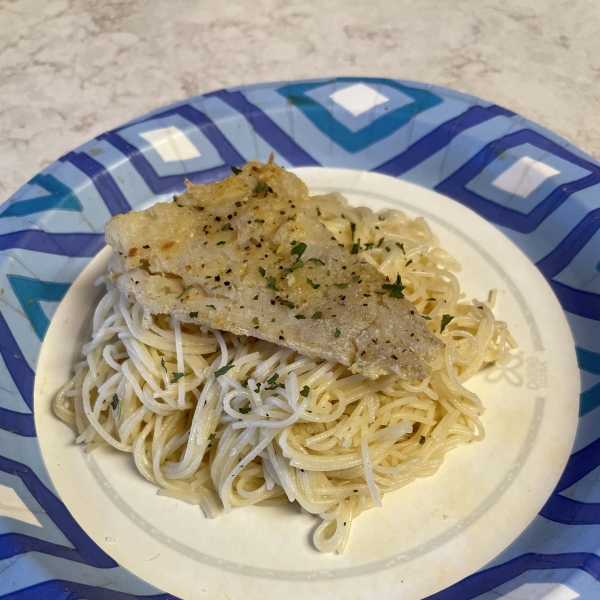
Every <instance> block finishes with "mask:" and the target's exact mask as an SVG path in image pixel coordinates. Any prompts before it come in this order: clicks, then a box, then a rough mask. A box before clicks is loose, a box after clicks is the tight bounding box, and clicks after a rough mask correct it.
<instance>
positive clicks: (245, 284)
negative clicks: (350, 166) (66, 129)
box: [106, 162, 442, 379]
mask: <svg viewBox="0 0 600 600" xmlns="http://www.w3.org/2000/svg"><path fill="white" fill-rule="evenodd" d="M317 213H318V211H317V209H316V205H315V203H314V201H312V200H311V199H310V197H309V196H308V190H307V188H306V186H305V185H304V184H303V183H302V182H301V181H300V179H298V177H296V176H295V175H293V174H291V173H289V172H287V171H286V170H285V169H282V168H280V167H278V166H276V165H275V164H273V163H272V162H270V163H269V164H266V165H263V164H261V163H258V162H252V163H248V164H247V165H246V166H245V167H244V169H243V170H242V171H241V172H240V173H238V174H237V175H233V176H231V177H229V178H227V179H225V180H223V181H221V182H218V183H212V184H208V185H197V186H194V185H191V184H188V192H187V193H185V194H183V195H181V196H179V197H176V198H175V199H174V201H173V202H172V203H169V204H156V205H155V206H153V207H152V208H149V209H147V210H144V211H141V212H131V213H129V214H126V215H119V216H116V217H114V218H113V219H111V220H110V222H109V223H108V225H107V226H106V241H107V243H108V244H110V245H111V246H112V247H113V248H114V250H115V255H114V257H113V259H112V262H111V266H110V269H111V272H112V273H113V277H117V276H118V279H117V285H118V287H119V288H120V289H121V290H122V291H124V292H126V293H127V294H128V296H129V298H130V299H131V300H132V301H133V300H136V301H137V302H139V303H140V304H141V305H142V306H143V307H144V309H146V310H147V311H149V312H151V313H155V314H158V313H166V314H171V315H173V316H174V317H175V318H177V319H178V320H180V321H182V322H195V323H202V324H206V325H208V326H209V327H214V328H217V329H222V330H227V331H231V332H233V333H235V334H238V335H249V336H254V337H257V338H261V339H264V340H268V341H270V342H274V343H276V344H279V345H282V346H288V347H290V348H293V349H294V350H297V351H298V352H301V353H303V354H306V355H308V356H313V357H320V358H324V359H327V360H333V361H337V362H340V363H342V364H344V365H347V366H348V367H350V369H351V370H352V371H353V372H354V373H362V374H364V375H365V376H367V377H369V378H371V379H376V378H378V377H379V376H381V375H387V374H391V373H397V374H398V375H401V376H403V377H407V378H410V379H421V378H423V377H425V376H426V375H427V372H428V367H427V363H428V362H429V361H430V360H432V359H433V358H435V356H436V355H437V353H438V351H439V349H440V348H441V346H442V343H441V341H440V340H439V339H438V338H437V337H436V336H435V335H434V334H433V333H431V331H430V330H429V329H428V328H427V326H426V324H425V322H424V320H423V319H422V318H421V316H420V315H419V313H418V312H417V310H416V308H415V307H414V306H413V305H412V304H411V303H410V302H409V301H408V300H406V299H404V298H403V294H402V284H401V282H400V279H399V278H398V279H397V280H396V281H395V282H394V281H388V280H387V279H386V277H385V276H384V275H382V274H381V273H380V272H379V271H378V270H377V269H376V268H375V267H373V266H372V265H370V264H368V263H366V262H364V261H362V260H360V258H359V256H357V255H356V254H352V253H351V252H350V251H349V249H347V248H343V247H340V245H339V244H338V242H337V240H336V239H335V237H333V236H332V234H331V233H330V231H329V230H328V229H327V228H326V227H325V225H324V224H323V223H321V221H320V220H319V219H318V216H317Z"/></svg>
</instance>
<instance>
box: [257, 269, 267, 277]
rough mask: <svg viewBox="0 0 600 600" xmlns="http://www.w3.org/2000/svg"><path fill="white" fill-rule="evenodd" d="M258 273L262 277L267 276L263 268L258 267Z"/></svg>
mask: <svg viewBox="0 0 600 600" xmlns="http://www.w3.org/2000/svg"><path fill="white" fill-rule="evenodd" d="M258 272H259V273H260V276H261V277H264V276H265V273H266V271H265V270H264V269H263V268H262V267H258Z"/></svg>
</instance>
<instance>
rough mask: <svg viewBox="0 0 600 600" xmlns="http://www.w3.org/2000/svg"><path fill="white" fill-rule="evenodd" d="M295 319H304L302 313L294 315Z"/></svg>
mask: <svg viewBox="0 0 600 600" xmlns="http://www.w3.org/2000/svg"><path fill="white" fill-rule="evenodd" d="M296 319H306V317H305V316H304V315H296Z"/></svg>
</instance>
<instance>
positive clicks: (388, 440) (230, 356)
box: [54, 194, 516, 553]
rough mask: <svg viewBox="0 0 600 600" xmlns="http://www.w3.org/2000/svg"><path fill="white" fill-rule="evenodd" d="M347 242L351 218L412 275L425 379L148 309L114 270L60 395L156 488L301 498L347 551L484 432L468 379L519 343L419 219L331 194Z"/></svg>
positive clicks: (180, 495) (92, 437) (326, 205)
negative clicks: (371, 513) (426, 342)
mask: <svg viewBox="0 0 600 600" xmlns="http://www.w3.org/2000/svg"><path fill="white" fill-rule="evenodd" d="M318 206H319V212H320V219H321V220H322V222H323V223H325V225H326V226H327V227H328V228H329V230H330V231H331V233H332V235H334V236H335V237H336V238H337V239H338V241H339V242H340V243H343V244H349V243H350V244H351V243H352V238H351V237H350V235H351V234H350V232H349V227H348V222H352V223H354V224H355V225H356V237H358V238H360V239H361V240H362V242H363V244H364V247H363V249H362V250H361V252H360V257H361V258H362V259H364V260H366V261H367V262H369V263H371V264H372V265H374V266H376V267H377V268H378V269H379V270H380V271H381V272H382V273H383V274H385V275H386V276H388V277H390V279H391V280H393V279H396V277H397V275H400V277H401V280H402V283H403V285H404V286H405V288H404V295H405V297H406V298H407V299H408V300H410V301H411V302H412V303H413V304H414V305H415V306H416V308H417V309H418V311H419V312H420V314H421V315H422V316H423V318H424V319H426V321H427V324H428V326H429V327H430V329H431V331H433V332H434V333H436V335H438V336H439V337H440V339H441V340H442V341H443V342H444V344H445V347H444V348H443V350H442V352H441V353H440V355H439V356H438V357H437V358H436V359H435V361H434V362H433V363H432V364H431V365H430V366H431V373H430V375H429V376H428V377H427V378H426V379H424V380H422V381H408V380H405V379H401V378H399V377H398V376H396V375H390V376H385V377H380V378H379V379H377V380H371V379H368V378H366V377H364V376H363V375H360V374H354V375H353V374H352V373H351V372H350V371H349V370H348V368H347V367H345V366H343V365H341V364H338V363H334V362H330V361H325V360H322V359H314V358H310V357H307V356H302V355H299V354H298V353H297V352H295V351H294V350H292V349H290V348H285V347H281V346H278V345H275V344H272V343H270V342H267V341H263V340H257V339H255V338H251V337H246V336H236V335H233V334H231V333H228V332H224V331H219V330H213V329H209V328H207V327H205V326H200V325H196V324H190V323H180V322H178V321H177V320H176V319H174V318H172V317H171V316H169V315H162V314H161V315H150V314H145V313H144V310H143V309H142V307H141V306H140V305H139V304H137V303H135V302H134V303H132V302H130V300H129V299H128V298H127V297H126V296H125V295H124V294H122V293H121V292H120V291H119V289H118V288H117V287H116V285H115V284H114V282H113V281H112V280H111V278H110V277H109V276H105V277H103V278H101V280H99V282H98V283H99V284H102V285H106V288H107V291H106V294H105V296H104V297H103V298H102V300H101V301H100V303H99V305H98V307H97V308H96V311H95V314H94V318H93V324H92V325H93V334H92V339H91V341H90V342H89V343H88V344H86V345H85V346H84V348H83V353H84V355H85V360H83V361H82V362H81V363H79V364H78V365H76V367H75V369H76V373H75V376H74V377H73V378H72V379H71V380H70V381H69V382H68V383H67V384H66V385H65V386H64V387H63V388H62V389H61V390H60V392H59V393H58V394H57V396H56V399H55V401H54V410H55V412H56V414H57V415H58V416H59V417H60V418H61V419H62V420H64V421H65V422H67V423H68V424H70V425H71V426H72V427H74V428H75V430H76V431H77V434H78V437H77V442H80V443H84V444H86V445H87V451H91V450H93V449H94V448H96V447H98V446H99V445H101V444H105V443H108V444H110V445H111V446H113V447H114V448H116V449H118V450H121V451H124V452H131V453H132V454H133V458H134V460H135V464H136V466H137V468H138V469H139V471H140V473H141V474H142V475H143V476H144V477H145V478H146V479H148V480H149V481H151V482H153V483H155V484H156V485H157V486H159V488H160V490H159V494H162V495H166V496H171V497H173V498H177V499H179V500H183V501H185V502H189V503H192V504H198V505H199V506H200V507H201V508H202V509H203V511H204V513H205V514H206V516H208V517H216V516H217V515H218V513H219V511H220V510H223V509H224V510H225V511H228V510H230V509H231V508H234V507H242V506H246V505H252V504H259V505H269V504H274V503H279V502H294V501H295V502H298V503H299V504H300V505H301V506H302V508H304V509H305V510H306V511H308V512H310V513H312V514H315V515H318V516H319V517H320V519H321V520H322V522H321V524H320V525H319V527H318V528H317V529H316V531H315V533H314V544H315V546H316V548H317V549H318V550H320V551H322V552H338V553H341V552H343V550H344V548H345V546H346V543H347V541H348V539H349V534H350V529H351V525H352V522H353V520H354V519H355V518H356V517H358V516H359V515H360V514H361V513H362V512H363V511H364V510H367V509H369V508H372V507H375V506H381V498H382V496H383V495H384V494H386V493H388V492H391V491H393V490H396V489H399V488H400V487H402V486H404V485H406V484H408V483H410V482H411V481H413V480H414V479H415V478H417V477H427V476H430V475H433V474H434V473H435V472H436V471H437V470H438V468H439V467H440V465H441V464H442V462H443V459H444V456H445V454H446V452H448V451H449V450H451V449H452V448H455V447H456V446H457V445H459V444H462V443H465V442H469V441H476V440H481V439H482V438H483V436H484V430H483V426H482V424H481V421H480V416H481V414H482V413H483V406H482V404H481V401H480V399H479V398H478V397H477V396H476V395H475V394H474V393H472V392H471V391H469V390H468V389H467V388H466V387H465V385H464V384H465V382H466V381H467V380H468V379H470V378H471V377H472V376H473V375H474V374H475V373H477V372H478V371H479V370H481V369H482V368H483V367H484V366H485V365H487V364H489V363H492V362H495V361H498V362H500V363H506V362H507V361H508V360H509V357H510V350H511V347H515V345H516V344H515V342H514V340H513V339H512V337H511V336H510V334H509V332H508V330H507V327H506V324H505V323H503V322H501V321H497V320H496V319H495V318H494V315H493V312H492V309H493V308H494V302H495V294H491V296H490V299H489V300H488V301H485V302H479V301H473V302H471V303H469V302H466V301H464V299H463V297H462V296H461V293H460V288H459V283H458V280H457V278H456V275H455V273H456V272H458V271H459V269H460V266H459V265H458V263H457V262H456V260H455V259H454V258H453V257H452V256H451V255H450V254H448V253H447V252H446V251H445V250H443V249H442V248H440V247H439V244H438V240H437V239H436V238H435V236H434V235H433V234H432V232H431V230H430V229H429V227H428V225H427V223H426V222H425V221H424V220H423V219H422V218H417V219H414V220H411V219H409V218H407V217H406V216H405V215H404V214H403V213H401V212H400V211H397V210H384V211H382V212H380V213H373V212H371V211H370V210H368V209H365V208H352V207H349V206H348V205H347V203H346V202H345V200H344V199H343V198H342V197H341V196H339V195H338V194H329V195H327V196H321V197H319V198H318Z"/></svg>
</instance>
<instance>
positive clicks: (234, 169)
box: [231, 165, 242, 175]
mask: <svg viewBox="0 0 600 600" xmlns="http://www.w3.org/2000/svg"><path fill="white" fill-rule="evenodd" d="M231 171H232V173H233V174H234V175H239V174H240V173H241V172H242V170H241V169H238V168H237V167H234V166H233V165H232V166H231Z"/></svg>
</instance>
